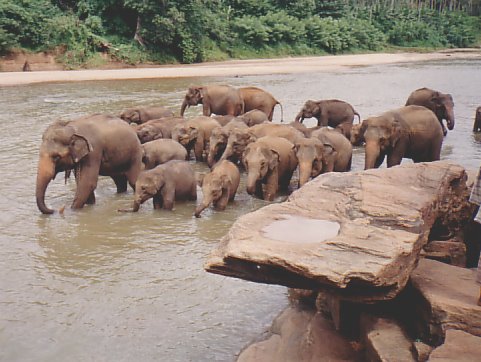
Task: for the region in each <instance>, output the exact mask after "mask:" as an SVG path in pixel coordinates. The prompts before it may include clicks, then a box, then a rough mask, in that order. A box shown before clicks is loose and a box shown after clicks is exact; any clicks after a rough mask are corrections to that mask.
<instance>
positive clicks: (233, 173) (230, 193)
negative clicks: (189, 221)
mask: <svg viewBox="0 0 481 362" xmlns="http://www.w3.org/2000/svg"><path fill="white" fill-rule="evenodd" d="M239 182H240V172H239V169H238V168H237V166H236V165H234V164H233V163H232V162H230V161H227V160H224V161H220V162H218V163H216V164H215V166H214V167H213V168H212V171H211V172H209V173H208V174H207V175H205V176H204V177H203V179H202V180H201V181H200V183H201V186H202V194H203V195H204V196H203V199H202V203H200V204H199V205H198V206H197V208H196V209H195V214H194V215H195V217H200V214H201V212H202V211H203V210H205V209H206V208H208V207H209V205H210V204H211V203H213V204H214V207H215V208H216V209H217V210H220V211H222V210H225V208H226V206H227V203H228V202H229V201H233V200H234V197H235V194H236V192H237V188H238V187H239Z"/></svg>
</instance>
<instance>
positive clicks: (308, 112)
mask: <svg viewBox="0 0 481 362" xmlns="http://www.w3.org/2000/svg"><path fill="white" fill-rule="evenodd" d="M319 113H321V106H320V105H319V103H318V102H316V101H312V100H308V101H307V102H306V103H304V106H303V107H302V108H301V110H300V111H299V113H298V114H297V116H296V119H295V120H294V122H301V123H302V121H303V120H304V118H311V117H317V115H318V114H319Z"/></svg>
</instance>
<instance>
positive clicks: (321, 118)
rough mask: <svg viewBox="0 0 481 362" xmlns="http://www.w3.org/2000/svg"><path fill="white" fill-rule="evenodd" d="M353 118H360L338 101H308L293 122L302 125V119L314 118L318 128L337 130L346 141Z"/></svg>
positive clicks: (347, 104)
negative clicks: (328, 127)
mask: <svg viewBox="0 0 481 362" xmlns="http://www.w3.org/2000/svg"><path fill="white" fill-rule="evenodd" d="M354 116H358V117H359V118H360V116H359V113H357V112H356V111H355V110H354V108H353V106H351V105H350V104H349V103H347V102H344V101H340V100H338V99H327V100H320V101H313V100H308V101H307V102H306V103H304V106H303V107H302V108H301V110H300V111H299V113H298V114H297V116H296V118H295V120H294V122H301V123H302V121H303V120H304V118H311V117H315V118H317V125H318V126H322V127H326V126H330V127H332V128H337V129H339V130H340V131H341V133H342V134H343V135H344V136H346V137H347V139H350V137H351V127H352V122H353V121H354Z"/></svg>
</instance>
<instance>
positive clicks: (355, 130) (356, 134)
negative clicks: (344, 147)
mask: <svg viewBox="0 0 481 362" xmlns="http://www.w3.org/2000/svg"><path fill="white" fill-rule="evenodd" d="M361 131H362V125H361V124H360V123H359V124H354V125H352V128H351V137H350V141H351V144H352V145H353V146H361V145H362V144H363V143H364V134H363V133H362V132H361Z"/></svg>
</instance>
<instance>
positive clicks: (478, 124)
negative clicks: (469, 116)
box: [473, 106, 481, 132]
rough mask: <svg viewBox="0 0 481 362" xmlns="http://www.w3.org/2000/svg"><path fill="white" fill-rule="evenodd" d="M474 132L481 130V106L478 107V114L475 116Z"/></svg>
mask: <svg viewBox="0 0 481 362" xmlns="http://www.w3.org/2000/svg"><path fill="white" fill-rule="evenodd" d="M473 132H481V106H479V107H478V108H476V114H475V116H474V125H473Z"/></svg>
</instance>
